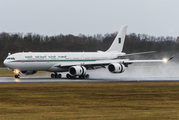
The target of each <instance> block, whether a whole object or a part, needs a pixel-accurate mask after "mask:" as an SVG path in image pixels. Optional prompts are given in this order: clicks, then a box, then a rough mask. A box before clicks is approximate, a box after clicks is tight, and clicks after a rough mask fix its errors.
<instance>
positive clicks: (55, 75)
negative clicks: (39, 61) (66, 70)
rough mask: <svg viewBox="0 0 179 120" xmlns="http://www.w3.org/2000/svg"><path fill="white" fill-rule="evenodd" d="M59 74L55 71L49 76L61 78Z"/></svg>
mask: <svg viewBox="0 0 179 120" xmlns="http://www.w3.org/2000/svg"><path fill="white" fill-rule="evenodd" d="M61 77H62V75H61V74H57V73H56V72H55V73H54V74H51V78H61Z"/></svg>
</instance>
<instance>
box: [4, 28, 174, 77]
mask: <svg viewBox="0 0 179 120" xmlns="http://www.w3.org/2000/svg"><path fill="white" fill-rule="evenodd" d="M126 30H127V26H122V27H121V29H120V30H119V32H118V34H117V36H116V37H115V39H114V41H113V43H112V44H111V46H110V47H109V49H108V50H107V51H97V52H19V53H14V54H10V53H9V54H8V56H7V58H6V59H5V60H4V65H5V66H6V67H7V68H8V69H9V70H12V71H14V73H15V78H20V73H21V74H24V75H32V74H35V73H36V72H37V71H48V72H53V73H52V74H51V78H61V77H62V75H61V74H59V72H60V73H61V72H68V73H67V74H66V78H68V79H72V78H79V79H85V78H89V74H87V70H96V69H99V68H108V70H109V71H110V72H111V73H123V72H124V71H125V68H126V67H128V65H129V64H132V63H144V62H167V61H169V60H171V59H172V58H173V57H171V58H169V59H161V60H129V59H120V57H121V56H128V55H138V54H146V53H153V52H154V51H150V52H140V53H132V54H126V53H124V52H122V50H123V45H124V41H125V36H126Z"/></svg>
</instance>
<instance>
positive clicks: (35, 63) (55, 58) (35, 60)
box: [4, 52, 125, 72]
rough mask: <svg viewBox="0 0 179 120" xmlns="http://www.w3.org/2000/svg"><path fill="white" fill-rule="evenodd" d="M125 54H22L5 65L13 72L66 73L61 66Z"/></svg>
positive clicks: (9, 59) (10, 57)
mask: <svg viewBox="0 0 179 120" xmlns="http://www.w3.org/2000/svg"><path fill="white" fill-rule="evenodd" d="M120 54H121V55H122V54H125V53H117V52H114V53H112V52H21V53H15V54H12V55H10V56H8V57H7V58H6V59H5V61H4V64H5V65H6V66H7V67H8V68H9V69H11V70H14V69H18V70H20V71H51V72H66V71H68V68H69V67H57V66H56V65H57V64H58V65H60V64H70V63H75V64H76V63H82V62H92V61H98V60H111V59H115V58H117V57H118V55H120Z"/></svg>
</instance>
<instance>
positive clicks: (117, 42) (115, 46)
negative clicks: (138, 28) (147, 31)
mask: <svg viewBox="0 0 179 120" xmlns="http://www.w3.org/2000/svg"><path fill="white" fill-rule="evenodd" d="M126 30H127V26H122V27H121V29H120V31H119V33H118V34H117V36H116V38H115V39H114V41H113V43H112V45H111V46H110V48H109V49H108V50H107V51H106V52H122V49H123V46H124V40H125V36H126Z"/></svg>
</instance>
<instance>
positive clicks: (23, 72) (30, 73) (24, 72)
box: [21, 71, 37, 75]
mask: <svg viewBox="0 0 179 120" xmlns="http://www.w3.org/2000/svg"><path fill="white" fill-rule="evenodd" d="M21 73H22V74H24V75H33V74H35V73H37V71H21Z"/></svg>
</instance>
